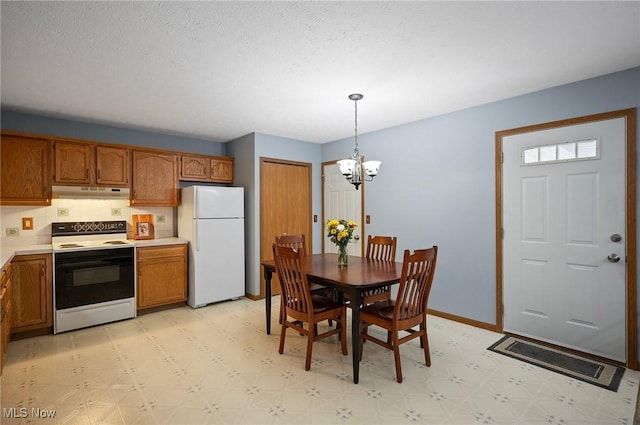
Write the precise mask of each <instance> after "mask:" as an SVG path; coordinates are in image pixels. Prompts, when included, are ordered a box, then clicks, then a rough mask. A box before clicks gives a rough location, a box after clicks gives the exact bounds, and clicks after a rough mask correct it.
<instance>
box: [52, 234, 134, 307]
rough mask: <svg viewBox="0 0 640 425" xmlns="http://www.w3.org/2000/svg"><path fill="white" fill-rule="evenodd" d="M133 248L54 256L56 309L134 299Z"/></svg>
mask: <svg viewBox="0 0 640 425" xmlns="http://www.w3.org/2000/svg"><path fill="white" fill-rule="evenodd" d="M133 260H134V255H133V247H128V248H115V249H99V250H90V251H74V252H59V253H55V254H54V264H55V271H54V287H55V304H56V310H62V309H65V308H71V307H78V306H83V305H89V304H95V303H101V302H105V301H114V300H120V299H124V298H133V296H134V291H135V289H134V285H135V282H134V269H133Z"/></svg>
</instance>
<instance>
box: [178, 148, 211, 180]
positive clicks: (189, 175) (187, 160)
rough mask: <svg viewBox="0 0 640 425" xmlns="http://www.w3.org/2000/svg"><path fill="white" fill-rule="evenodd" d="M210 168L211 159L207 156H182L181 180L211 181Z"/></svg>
mask: <svg viewBox="0 0 640 425" xmlns="http://www.w3.org/2000/svg"><path fill="white" fill-rule="evenodd" d="M209 168H210V165H209V158H208V157H206V156H197V155H181V156H180V180H188V181H190V180H196V181H205V182H206V181H209Z"/></svg>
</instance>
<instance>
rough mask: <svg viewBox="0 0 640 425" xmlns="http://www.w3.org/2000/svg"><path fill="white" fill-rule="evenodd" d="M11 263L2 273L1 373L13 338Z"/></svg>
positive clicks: (0, 312) (0, 299)
mask: <svg viewBox="0 0 640 425" xmlns="http://www.w3.org/2000/svg"><path fill="white" fill-rule="evenodd" d="M11 291H12V288H11V264H9V265H8V266H7V267H5V268H4V269H3V270H2V274H1V275H0V374H2V369H3V368H4V363H5V361H6V360H7V351H8V350H9V340H10V339H11V298H12V297H11V295H12V294H11Z"/></svg>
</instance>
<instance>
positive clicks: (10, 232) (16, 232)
mask: <svg viewBox="0 0 640 425" xmlns="http://www.w3.org/2000/svg"><path fill="white" fill-rule="evenodd" d="M7 236H20V229H19V228H18V227H7Z"/></svg>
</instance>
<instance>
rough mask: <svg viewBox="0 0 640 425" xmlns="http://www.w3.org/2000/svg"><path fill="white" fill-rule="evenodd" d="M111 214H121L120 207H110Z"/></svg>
mask: <svg viewBox="0 0 640 425" xmlns="http://www.w3.org/2000/svg"><path fill="white" fill-rule="evenodd" d="M111 215H112V216H114V217H116V216H117V217H119V216H121V215H122V210H121V209H120V208H111Z"/></svg>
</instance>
